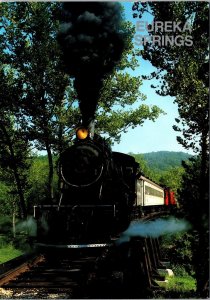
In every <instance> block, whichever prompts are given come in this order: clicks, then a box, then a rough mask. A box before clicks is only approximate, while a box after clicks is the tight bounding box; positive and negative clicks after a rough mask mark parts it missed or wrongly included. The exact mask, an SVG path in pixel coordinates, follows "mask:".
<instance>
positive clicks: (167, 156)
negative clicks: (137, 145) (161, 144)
mask: <svg viewBox="0 0 210 300" xmlns="http://www.w3.org/2000/svg"><path fill="white" fill-rule="evenodd" d="M132 154H133V153H132ZM133 156H134V157H135V158H136V159H138V158H139V157H142V158H143V159H144V160H145V162H146V163H147V165H148V167H149V168H151V169H154V170H161V171H166V170H167V169H168V168H171V167H179V166H181V163H182V161H186V160H188V159H189V158H190V157H192V155H190V154H188V153H185V152H175V151H157V152H148V153H140V154H133Z"/></svg>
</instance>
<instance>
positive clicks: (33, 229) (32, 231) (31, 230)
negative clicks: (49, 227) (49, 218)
mask: <svg viewBox="0 0 210 300" xmlns="http://www.w3.org/2000/svg"><path fill="white" fill-rule="evenodd" d="M16 229H17V231H19V232H20V231H24V232H25V233H27V234H28V235H29V236H36V235H37V224H36V221H35V219H34V218H33V217H32V216H30V217H28V218H27V220H25V221H22V222H20V223H19V224H18V225H17V227H16Z"/></svg>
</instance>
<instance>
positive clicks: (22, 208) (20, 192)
mask: <svg viewBox="0 0 210 300" xmlns="http://www.w3.org/2000/svg"><path fill="white" fill-rule="evenodd" d="M0 127H1V129H2V131H3V133H4V135H5V138H6V142H7V146H8V147H9V151H10V157H11V166H12V167H11V168H12V171H13V174H14V178H15V183H16V187H17V191H18V195H19V204H20V215H21V218H22V219H25V218H26V216H27V213H26V205H25V199H24V193H23V189H22V185H21V180H20V175H19V172H18V167H17V164H16V159H15V153H14V149H13V146H12V142H11V139H10V136H9V135H8V133H7V129H6V126H5V125H4V124H3V122H1V121H0Z"/></svg>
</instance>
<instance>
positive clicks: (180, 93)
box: [133, 2, 209, 295]
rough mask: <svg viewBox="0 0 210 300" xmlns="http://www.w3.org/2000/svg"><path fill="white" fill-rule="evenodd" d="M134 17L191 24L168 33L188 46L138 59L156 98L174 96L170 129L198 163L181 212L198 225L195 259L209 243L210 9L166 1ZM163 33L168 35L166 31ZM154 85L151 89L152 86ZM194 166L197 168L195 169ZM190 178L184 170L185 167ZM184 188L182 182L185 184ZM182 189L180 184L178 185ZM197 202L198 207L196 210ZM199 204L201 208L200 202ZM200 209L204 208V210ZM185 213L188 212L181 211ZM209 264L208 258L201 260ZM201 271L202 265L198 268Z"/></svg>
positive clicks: (147, 50)
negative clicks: (146, 65) (148, 70)
mask: <svg viewBox="0 0 210 300" xmlns="http://www.w3.org/2000/svg"><path fill="white" fill-rule="evenodd" d="M133 10H134V11H137V15H135V16H138V15H139V16H140V17H142V14H143V13H144V12H145V11H149V12H150V13H152V15H153V16H154V20H158V21H162V22H166V21H168V20H173V22H179V26H180V27H181V28H183V27H184V24H185V23H186V22H188V23H189V24H190V25H191V30H190V32H187V31H182V32H172V33H171V35H173V36H174V37H177V36H178V35H179V36H181V39H182V41H184V40H185V38H186V36H187V35H190V36H191V37H192V45H186V44H185V43H184V42H182V43H179V45H178V44H173V45H170V44H167V45H160V44H158V43H152V42H147V43H145V46H144V50H143V57H144V58H145V59H147V60H149V61H150V62H151V63H152V64H153V66H155V67H157V72H154V73H152V74H151V77H150V78H156V79H159V80H160V85H159V86H157V87H155V88H156V91H157V93H158V94H160V95H171V96H174V97H175V102H176V103H177V104H178V111H179V115H180V118H178V119H176V122H177V124H178V126H177V125H175V126H174V129H175V130H176V131H179V132H182V134H183V136H182V137H180V136H179V137H178V138H177V140H178V142H179V143H181V144H182V145H183V146H184V147H185V148H186V149H190V148H191V149H193V150H194V151H195V152H196V153H198V155H199V157H200V164H199V165H198V164H197V165H194V172H195V173H197V174H199V175H198V177H197V179H198V178H199V180H197V181H194V180H193V182H194V184H193V188H194V190H191V193H193V194H194V196H195V201H193V202H191V201H190V199H189V197H186V199H184V198H182V201H186V206H185V208H187V207H189V205H190V206H191V205H192V209H190V211H191V214H192V215H197V221H196V222H195V223H194V224H193V225H194V228H195V229H196V230H197V233H198V236H199V241H198V243H197V247H196V248H195V249H194V253H195V255H196V256H197V258H198V253H199V254H200V257H201V256H202V257H203V253H206V251H205V250H204V249H206V248H208V244H207V242H208V239H206V238H205V237H206V233H205V232H206V230H207V228H206V225H205V222H204V220H203V218H205V213H204V211H205V210H206V209H207V210H208V201H207V199H206V192H207V191H208V185H207V178H208V155H209V149H208V59H209V58H208V55H209V53H208V51H209V46H208V37H209V34H208V31H209V24H208V23H209V21H208V15H209V5H208V3H205V2H173V3H172V2H171V3H169V2H166V3H156V2H155V3H152V2H151V3H140V2H137V3H135V4H134V6H133ZM167 34H168V33H167ZM150 36H151V37H152V38H153V37H154V36H158V37H160V38H162V37H163V38H164V33H163V32H161V30H158V31H156V32H155V31H151V32H150ZM153 87H154V86H153ZM196 168H198V169H196ZM186 171H187V174H188V176H189V172H188V171H189V170H188V169H186ZM191 183H192V181H191ZM183 184H186V180H185V181H184V183H183ZM183 189H185V186H183ZM196 203H197V204H196ZM198 203H202V206H199V207H200V208H199V207H198ZM199 205H200V204H199ZM203 207H205V210H204V211H203ZM186 212H187V211H186ZM205 259H206V261H208V256H205ZM195 264H196V270H198V269H199V268H201V265H200V260H198V261H197V262H196V261H195ZM203 267H204V266H203ZM196 275H197V277H196V279H197V290H198V294H199V295H201V294H202V291H203V289H204V285H205V283H206V280H207V277H208V276H207V273H205V274H202V278H201V276H200V275H199V274H198V273H197V274H196Z"/></svg>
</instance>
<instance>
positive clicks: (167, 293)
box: [154, 275, 197, 299]
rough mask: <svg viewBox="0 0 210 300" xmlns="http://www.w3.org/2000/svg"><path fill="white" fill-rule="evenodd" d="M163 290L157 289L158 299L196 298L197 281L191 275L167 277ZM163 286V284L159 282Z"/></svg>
mask: <svg viewBox="0 0 210 300" xmlns="http://www.w3.org/2000/svg"><path fill="white" fill-rule="evenodd" d="M166 280H167V281H168V282H167V283H164V284H162V290H160V291H156V292H155V294H154V298H156V299H196V298H197V297H196V281H195V279H194V278H193V277H191V276H189V275H184V276H174V277H166ZM159 285H160V286H161V284H159Z"/></svg>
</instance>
